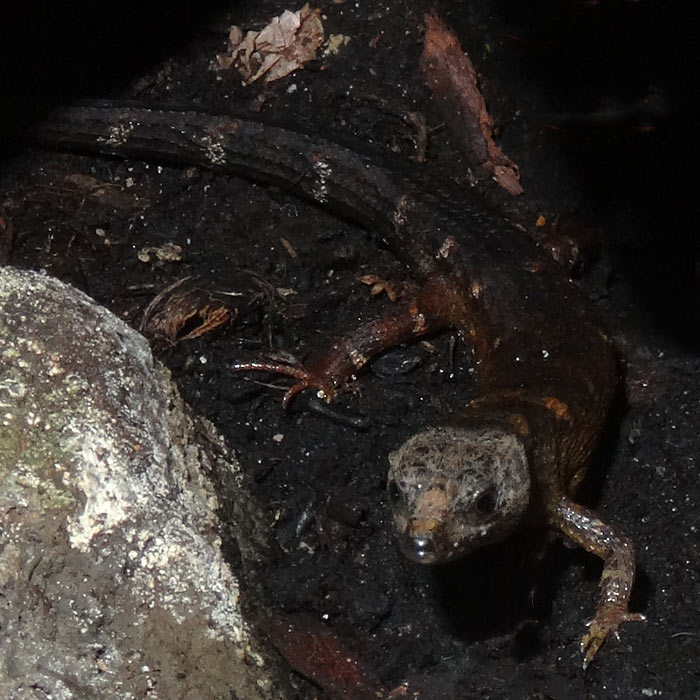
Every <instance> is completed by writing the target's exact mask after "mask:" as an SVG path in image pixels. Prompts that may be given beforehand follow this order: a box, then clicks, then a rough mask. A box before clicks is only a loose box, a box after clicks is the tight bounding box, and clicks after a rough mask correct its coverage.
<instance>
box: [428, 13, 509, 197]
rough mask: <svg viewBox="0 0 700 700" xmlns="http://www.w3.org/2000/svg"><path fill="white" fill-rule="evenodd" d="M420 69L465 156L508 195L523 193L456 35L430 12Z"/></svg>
mask: <svg viewBox="0 0 700 700" xmlns="http://www.w3.org/2000/svg"><path fill="white" fill-rule="evenodd" d="M421 70H422V72H423V75H424V76H425V79H426V81H427V83H428V86H429V87H430V89H431V91H432V93H433V96H434V97H435V100H436V102H437V104H438V106H439V107H440V109H441V110H442V112H443V115H444V117H445V120H446V122H447V124H448V126H449V127H450V129H451V130H452V132H453V133H454V134H455V136H457V138H458V139H459V140H460V142H461V143H462V146H463V149H464V151H465V154H466V155H467V157H468V158H471V159H475V160H476V164H478V165H480V166H482V167H484V168H486V169H487V170H488V171H489V172H490V173H491V174H492V176H493V179H494V180H495V181H496V182H497V183H498V184H499V185H500V186H501V187H503V189H505V190H506V191H507V192H509V193H510V194H512V195H519V194H522V193H523V188H522V186H521V184H520V174H519V172H518V166H517V165H516V164H515V163H514V162H513V161H512V160H511V159H510V158H509V157H508V156H507V155H505V154H504V153H503V151H501V149H500V148H499V147H498V146H497V145H496V142H495V141H494V139H493V128H494V127H493V119H492V118H491V115H490V114H489V113H488V111H487V109H486V102H485V101H484V98H483V96H482V94H481V91H480V90H479V86H478V84H477V75H476V71H475V70H474V66H473V64H472V62H471V60H470V59H469V57H468V56H467V55H466V54H465V53H464V51H463V50H462V46H461V45H460V43H459V39H458V38H457V37H456V35H455V34H454V33H453V32H452V31H451V30H450V29H449V28H448V27H447V26H446V25H445V24H444V23H443V21H442V20H441V19H440V18H439V17H438V16H437V15H436V14H435V13H434V12H430V13H428V14H427V15H426V16H425V41H424V44H423V55H422V57H421Z"/></svg>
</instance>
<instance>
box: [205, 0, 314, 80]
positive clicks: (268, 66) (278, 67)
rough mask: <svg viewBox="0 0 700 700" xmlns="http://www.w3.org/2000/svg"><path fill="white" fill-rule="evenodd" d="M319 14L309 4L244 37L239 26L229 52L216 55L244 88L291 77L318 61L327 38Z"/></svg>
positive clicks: (231, 36)
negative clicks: (320, 50) (236, 75)
mask: <svg viewBox="0 0 700 700" xmlns="http://www.w3.org/2000/svg"><path fill="white" fill-rule="evenodd" d="M320 15H321V11H320V10H319V9H313V10H312V9H311V8H310V7H309V5H308V4H306V5H304V7H302V8H301V10H298V11H297V12H291V11H289V10H285V11H284V12H283V13H282V14H281V15H280V16H279V17H274V18H273V19H272V20H271V21H270V23H269V24H268V25H267V26H266V27H265V28H264V29H261V30H260V31H259V32H254V31H249V32H247V33H246V34H245V35H244V34H243V31H242V30H241V28H240V27H232V28H231V31H230V32H229V48H228V52H227V53H226V54H221V55H219V56H217V61H218V64H219V67H220V68H221V69H224V70H226V69H228V68H231V67H232V66H233V67H235V68H236V70H237V71H238V72H239V73H240V75H241V76H242V78H243V83H244V85H250V84H251V83H253V82H255V81H256V80H259V79H260V78H263V77H264V80H265V82H268V83H269V82H272V81H273V80H279V79H280V78H283V77H284V76H286V75H289V74H290V73H292V72H293V71H295V70H297V69H299V68H301V67H303V65H304V64H305V63H308V62H309V61H313V60H314V59H315V58H316V52H317V51H318V49H319V48H320V46H321V45H322V44H323V38H324V35H323V24H322V22H321V16H320Z"/></svg>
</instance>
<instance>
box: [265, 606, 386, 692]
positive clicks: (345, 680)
mask: <svg viewBox="0 0 700 700" xmlns="http://www.w3.org/2000/svg"><path fill="white" fill-rule="evenodd" d="M262 629H263V631H264V632H265V634H267V636H268V637H269V639H270V642H271V643H272V644H273V646H274V647H275V648H276V649H277V651H279V653H280V654H282V656H283V657H284V658H285V659H286V661H287V663H289V665H290V666H291V667H292V668H293V669H294V670H295V671H297V672H298V673H300V674H301V675H302V676H305V677H306V678H308V679H310V680H312V681H313V682H314V683H316V684H317V685H318V686H319V687H321V688H322V689H323V690H324V691H325V692H326V693H328V695H329V696H330V697H331V698H332V699H333V700H377V698H383V697H386V696H387V692H388V691H387V689H386V688H384V686H383V685H382V684H381V683H380V682H379V681H378V680H377V679H376V678H375V677H374V676H373V675H372V674H371V673H370V672H369V670H368V669H367V668H366V666H365V665H364V664H363V662H362V661H361V660H360V659H359V658H358V657H357V655H356V654H354V653H353V652H351V651H350V650H349V649H348V648H347V647H346V646H345V645H344V644H343V642H342V641H341V640H340V639H339V638H338V637H337V636H336V635H335V634H334V633H333V632H332V631H330V630H329V629H328V628H327V627H324V626H322V625H320V624H318V623H315V622H312V621H310V620H309V619H308V618H306V619H304V618H301V617H299V616H296V617H289V616H287V615H275V616H274V617H270V618H268V619H267V620H265V621H264V622H263V623H262Z"/></svg>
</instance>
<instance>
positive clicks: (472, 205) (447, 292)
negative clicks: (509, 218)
mask: <svg viewBox="0 0 700 700" xmlns="http://www.w3.org/2000/svg"><path fill="white" fill-rule="evenodd" d="M36 138H37V140H38V141H40V142H41V143H43V144H44V145H53V146H54V147H58V148H61V149H73V150H81V151H88V152H96V153H102V154H107V155H116V156H120V157H136V158H144V159H150V160H160V161H167V162H174V163H176V164H181V165H185V164H188V165H197V166H200V167H203V168H207V169H210V170H214V171H219V172H226V173H231V174H235V175H239V176H241V177H244V178H247V179H251V180H255V181H258V182H264V183H272V184H281V185H283V186H284V187H285V188H286V189H287V190H288V191H291V192H292V193H295V194H297V195H299V196H301V197H304V198H306V199H308V200H311V201H313V202H316V203H317V204H319V205H321V206H323V207H327V208H329V209H331V210H333V211H335V212H336V213H338V214H340V215H342V216H344V217H347V218H350V219H352V220H354V221H356V222H357V223H359V224H360V225H362V226H364V227H365V228H367V229H368V230H369V231H370V232H372V233H373V234H375V235H377V236H378V237H379V238H380V239H381V240H383V241H384V243H386V244H387V245H388V246H389V247H390V248H391V249H392V250H393V252H394V253H395V255H396V256H397V257H398V258H399V259H400V260H402V261H403V262H404V263H405V264H406V265H407V266H408V267H409V269H410V270H411V273H412V275H413V276H414V277H415V279H416V280H417V281H418V282H419V283H421V284H420V286H419V287H418V288H417V289H416V290H414V291H413V292H412V293H411V294H409V295H408V298H406V299H404V300H402V302H400V303H399V304H397V305H395V307H394V308H393V309H392V314H391V318H389V317H387V318H383V319H378V320H376V321H373V322H371V323H369V324H366V325H365V326H362V327H360V328H358V329H356V330H354V331H353V332H351V333H350V334H348V335H347V336H345V337H343V338H340V339H339V340H338V341H337V342H336V343H334V344H333V346H332V347H331V348H329V349H328V351H327V352H326V353H325V354H323V355H322V356H321V357H320V358H319V359H318V360H317V361H316V362H315V363H314V364H312V365H310V366H308V367H303V366H297V365H284V364H274V363H269V362H239V363H236V364H235V365H234V369H236V370H268V371H273V372H279V373H282V374H287V375H289V376H293V377H294V378H296V379H297V383H296V384H295V385H294V386H292V387H291V388H290V390H289V391H288V392H287V394H286V396H285V403H288V402H289V400H290V399H291V398H292V397H293V396H294V395H295V394H296V393H298V392H299V391H301V390H303V389H307V388H314V389H316V390H317V391H318V392H319V394H320V395H321V396H323V397H324V398H325V399H326V400H328V401H331V400H332V399H333V398H334V397H335V396H336V395H337V393H338V392H339V391H340V390H342V388H343V387H344V386H345V385H346V384H347V382H348V381H350V379H351V378H352V377H353V376H354V374H355V373H356V372H357V371H358V370H359V369H360V368H361V367H363V366H364V365H365V364H366V363H367V362H368V361H369V359H371V357H372V356H373V355H375V354H376V353H378V352H380V351H382V350H384V349H386V348H387V347H390V346H392V345H395V344H397V343H400V342H403V341H405V340H410V339H412V338H416V337H420V336H423V335H426V334H428V333H435V332H436V331H439V330H442V329H445V328H453V329H456V330H457V331H458V332H459V333H460V335H461V337H462V338H463V340H464V341H465V343H467V344H468V345H469V346H470V347H471V348H472V351H473V354H474V364H475V368H476V371H477V379H478V381H477V390H476V395H475V397H474V400H473V401H472V402H471V403H470V405H469V406H467V407H466V408H465V410H464V411H463V412H462V413H461V414H460V415H459V416H456V417H455V418H454V420H453V421H452V422H451V424H450V425H449V426H436V427H434V428H429V429H427V430H426V431H424V432H422V433H419V434H418V435H416V436H414V437H413V438H411V439H410V440H408V441H407V443H406V444H405V445H404V446H403V447H401V448H400V449H399V450H397V452H395V453H394V454H393V455H392V456H391V458H390V461H391V468H390V473H389V494H390V500H391V502H392V507H393V510H394V522H395V529H396V533H397V537H398V539H399V541H400V543H401V545H402V548H403V550H404V551H405V552H406V553H407V555H408V556H409V557H410V558H412V559H414V560H416V561H420V562H424V563H436V562H442V561H447V560H449V559H452V558H454V557H455V556H459V555H461V554H464V553H465V552H468V551H469V550H472V549H474V548H475V547H477V546H483V545H484V544H488V543H490V542H493V541H496V540H498V539H501V538H503V537H505V536H506V535H507V534H508V533H509V532H510V531H511V530H513V529H514V528H516V527H518V526H519V525H520V524H523V523H528V522H533V521H539V522H541V523H544V524H546V525H548V526H549V527H550V528H552V529H553V530H556V531H558V532H561V533H562V534H564V535H566V536H567V537H569V538H571V539H572V540H573V541H574V542H576V543H577V544H579V545H580V546H582V547H583V548H584V549H586V550H588V551H589V552H592V553H593V554H595V555H596V556H598V557H600V558H601V559H602V560H603V564H604V568H603V575H602V577H601V583H600V600H599V604H598V609H597V612H596V615H595V617H594V619H593V620H592V622H591V623H590V624H589V628H588V631H587V632H586V634H585V635H584V637H583V640H582V650H583V652H584V667H585V666H587V665H588V664H589V663H590V661H591V660H592V659H593V657H594V656H595V654H596V653H597V652H598V650H599V648H600V646H601V645H602V644H603V642H604V641H605V639H606V637H607V636H608V635H610V634H615V635H616V634H617V629H618V627H619V625H620V624H621V623H623V622H628V621H631V620H640V619H642V616H641V615H636V614H632V613H629V611H628V601H629V596H630V590H631V586H632V582H633V579H634V570H635V565H634V550H633V548H632V545H631V543H630V542H629V540H628V539H627V538H626V537H625V536H624V535H622V534H621V533H620V532H618V531H617V530H616V529H615V528H614V527H612V526H611V525H609V524H606V523H604V522H602V521H601V520H600V519H599V518H598V517H597V516H596V515H595V514H594V513H593V512H591V511H589V510H587V509H586V508H583V507H582V506H580V505H577V504H576V503H575V502H574V501H573V500H572V498H573V497H574V496H575V492H576V488H577V487H578V485H579V484H580V482H581V480H582V479H583V477H584V475H585V471H586V467H587V464H588V460H589V457H590V454H591V451H592V450H593V448H594V447H595V445H596V443H597V442H598V439H599V436H600V432H601V430H602V428H603V425H604V423H605V420H606V416H607V413H608V409H609V406H610V403H611V401H612V397H613V394H614V391H615V387H616V383H617V373H616V367H615V361H614V353H613V349H612V347H611V344H610V342H609V341H608V339H607V337H606V336H605V334H604V333H603V331H602V330H601V329H600V327H599V325H598V322H597V320H596V318H595V316H594V314H593V313H592V311H591V308H590V304H589V301H588V299H587V298H586V297H585V295H584V294H583V293H582V292H581V291H580V290H579V288H578V287H577V286H576V285H575V284H574V283H572V282H571V280H570V279H569V278H568V275H567V274H566V272H565V270H564V269H563V268H562V267H560V266H559V265H558V264H557V263H555V262H554V261H553V260H552V259H551V258H550V257H548V256H547V255H546V254H544V253H542V252H541V251H540V250H539V249H538V248H537V247H536V245H535V244H534V243H533V241H532V240H530V239H529V238H528V237H527V236H525V235H523V234H522V233H520V232H519V231H517V230H516V229H514V228H512V227H510V226H508V225H507V224H506V223H504V222H503V221H502V220H500V219H499V218H497V217H495V216H493V215H491V214H489V213H487V212H486V211H485V210H484V208H483V207H482V205H481V203H480V202H478V201H476V200H475V199H474V198H473V197H470V196H469V193H467V192H464V191H462V190H457V189H456V188H454V187H453V186H451V185H450V184H449V183H448V184H446V185H443V186H442V187H438V186H436V185H435V184H434V183H431V185H432V187H431V189H430V190H425V189H424V188H423V187H422V186H421V184H420V180H419V178H417V177H415V174H414V175H412V176H410V177H407V178H403V177H400V176H397V175H396V174H395V173H394V172H393V171H392V170H391V169H389V168H386V167H384V166H382V165H380V164H378V163H377V161H376V160H375V159H369V158H366V157H363V156H361V155H358V154H357V153H355V152H353V151H351V150H348V149H346V148H343V147H342V146H339V145H337V144H334V143H332V142H329V141H325V140H323V139H321V138H318V137H311V136H307V135H304V134H300V133H297V132H293V131H287V130H284V129H280V128H277V127H272V126H267V125H264V124H261V123H259V122H255V121H249V120H246V119H239V118H236V117H230V116H221V115H218V116H217V115H210V114H204V113H201V112H180V111H170V110H163V109H145V108H139V107H118V106H112V105H108V104H98V105H92V106H82V107H75V108H72V109H68V110H64V111H61V112H58V113H56V114H55V115H53V116H52V117H51V118H50V119H48V120H47V121H46V122H45V123H44V124H43V125H41V126H40V127H39V129H38V131H37V133H36Z"/></svg>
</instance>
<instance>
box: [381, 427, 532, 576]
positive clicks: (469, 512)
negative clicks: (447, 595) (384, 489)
mask: <svg viewBox="0 0 700 700" xmlns="http://www.w3.org/2000/svg"><path fill="white" fill-rule="evenodd" d="M389 462H390V464H391V468H390V469H389V480H388V488H389V500H390V501H391V506H392V510H393V514H394V528H395V530H396V534H397V536H398V538H399V544H400V546H401V549H402V550H403V552H404V554H405V555H406V556H407V557H408V558H409V559H412V560H413V561H416V562H419V563H421V564H437V563H443V562H447V561H450V560H452V559H455V558H457V557H459V556H461V555H462V554H465V553H466V552H469V551H471V550H474V549H476V548H478V547H481V546H482V545H485V544H489V543H491V542H497V541H498V540H501V539H503V538H504V537H505V536H506V535H507V534H508V533H509V532H510V531H511V530H513V528H514V527H515V526H516V525H517V523H518V521H519V519H520V517H521V516H522V514H523V512H524V511H525V509H526V508H527V505H528V502H529V497H530V473H529V470H528V464H527V456H526V453H525V448H524V446H523V444H522V441H521V440H520V438H519V437H518V436H517V435H516V434H515V433H514V432H512V431H510V430H507V429H506V428H501V427H499V426H495V425H479V424H475V425H473V426H469V427H458V428H452V427H445V428H431V429H429V430H426V431H424V432H422V433H418V434H417V435H414V436H413V437H412V438H410V439H409V440H408V441H407V442H406V443H404V444H403V445H402V446H401V447H400V448H399V449H398V450H397V451H396V452H393V453H392V454H391V455H389Z"/></svg>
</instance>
